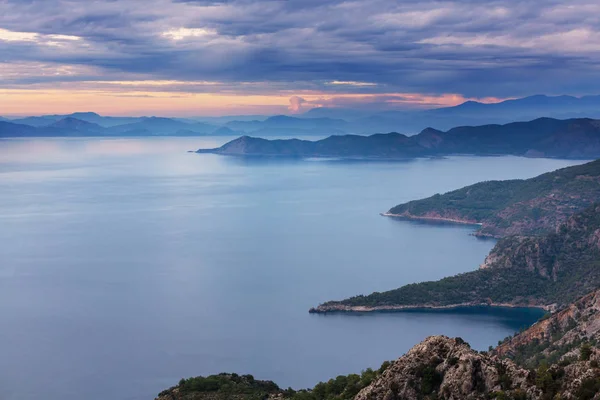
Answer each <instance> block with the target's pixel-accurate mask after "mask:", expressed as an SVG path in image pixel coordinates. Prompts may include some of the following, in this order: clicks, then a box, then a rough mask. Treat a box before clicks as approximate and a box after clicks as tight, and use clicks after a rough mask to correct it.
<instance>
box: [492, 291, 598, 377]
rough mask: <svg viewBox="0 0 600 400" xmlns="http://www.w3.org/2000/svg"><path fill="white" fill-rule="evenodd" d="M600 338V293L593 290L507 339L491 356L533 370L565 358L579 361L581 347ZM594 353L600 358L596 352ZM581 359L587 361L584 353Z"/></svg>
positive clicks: (596, 341)
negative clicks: (502, 358) (510, 360)
mask: <svg viewBox="0 0 600 400" xmlns="http://www.w3.org/2000/svg"><path fill="white" fill-rule="evenodd" d="M599 339H600V290H596V291H593V292H592V293H589V294H587V295H585V296H583V297H582V298H580V299H578V300H576V301H575V302H574V303H572V304H569V305H568V306H567V307H565V308H564V309H562V310H560V311H558V312H556V313H554V314H552V315H550V316H549V317H548V318H544V319H542V320H541V321H539V322H537V323H536V324H534V325H533V326H532V327H531V328H529V329H527V330H526V331H524V332H520V333H518V334H516V335H514V336H512V337H508V338H506V339H505V340H504V341H503V342H502V343H501V344H499V345H498V347H496V348H495V349H494V350H493V353H494V354H496V355H499V356H503V357H508V358H511V359H513V360H515V361H516V362H518V363H519V364H521V365H524V366H527V367H531V368H534V367H537V366H539V365H540V364H541V363H543V362H546V363H548V364H553V363H556V362H559V361H561V360H565V359H569V360H573V359H579V358H581V345H582V344H584V343H590V344H594V345H595V344H597V343H598V340H599ZM594 353H596V355H597V356H600V352H599V351H598V350H595V351H594ZM583 358H587V357H586V356H585V354H584V357H583Z"/></svg>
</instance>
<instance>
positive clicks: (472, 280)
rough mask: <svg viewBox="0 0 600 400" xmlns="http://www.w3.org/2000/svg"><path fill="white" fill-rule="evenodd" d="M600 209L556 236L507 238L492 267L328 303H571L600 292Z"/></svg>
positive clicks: (499, 245)
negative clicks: (592, 292)
mask: <svg viewBox="0 0 600 400" xmlns="http://www.w3.org/2000/svg"><path fill="white" fill-rule="evenodd" d="M598 229H600V206H593V207H590V208H588V209H587V210H585V211H583V212H580V213H579V214H576V215H574V216H572V217H571V218H570V219H569V221H568V223H565V224H563V225H562V226H561V227H560V229H558V231H557V232H556V233H551V234H548V235H546V236H536V237H528V238H523V237H508V238H505V239H502V240H500V241H499V242H498V243H497V245H496V246H495V248H494V249H493V250H492V252H491V253H490V254H491V255H490V257H489V259H490V260H492V261H490V265H489V268H485V269H479V270H477V271H473V272H467V273H464V274H459V275H455V276H452V277H448V278H444V279H441V280H439V281H431V282H423V283H415V284H411V285H406V286H403V287H401V288H399V289H395V290H390V291H387V292H375V293H373V294H370V295H368V296H363V295H360V296H355V297H351V298H349V299H346V300H342V301H339V302H328V303H325V304H323V305H322V306H320V308H319V309H318V310H324V311H327V310H328V309H332V310H333V309H335V307H336V306H339V305H341V306H350V307H352V306H367V307H386V306H411V307H443V306H452V305H460V304H469V305H473V304H489V303H493V304H511V305H516V306H518V305H522V306H527V305H540V306H542V305H550V304H567V303H570V302H572V301H574V300H575V299H576V298H578V297H581V296H583V295H585V294H586V293H588V292H590V291H592V290H594V289H596V288H598V287H600V247H599V246H598V244H600V238H597V237H596V231H597V230H598Z"/></svg>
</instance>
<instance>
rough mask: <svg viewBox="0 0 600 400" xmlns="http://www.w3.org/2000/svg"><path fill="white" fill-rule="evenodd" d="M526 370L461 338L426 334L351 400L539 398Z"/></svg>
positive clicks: (538, 393) (537, 391)
mask: <svg viewBox="0 0 600 400" xmlns="http://www.w3.org/2000/svg"><path fill="white" fill-rule="evenodd" d="M532 380H533V379H532V377H530V372H529V371H527V370H525V369H522V368H519V367H518V366H516V365H515V364H514V363H513V362H512V361H510V360H503V359H500V358H498V357H496V356H489V355H485V354H480V353H478V352H476V351H474V350H473V349H471V348H470V347H469V345H468V344H467V343H465V342H464V341H463V340H462V339H460V338H456V339H450V338H448V337H445V336H432V337H429V338H427V339H425V340H424V341H423V342H422V343H420V344H418V345H416V346H414V347H413V348H412V349H411V350H410V351H409V352H408V353H406V354H405V355H404V356H402V357H400V358H399V359H398V360H396V361H395V362H394V363H393V364H392V365H391V366H390V367H389V368H388V369H387V370H386V371H385V372H384V373H383V374H382V376H381V377H380V378H379V379H377V380H376V381H374V382H373V383H371V385H369V386H368V387H366V388H364V389H363V390H362V391H361V392H360V393H359V394H358V395H357V396H356V397H355V400H400V399H421V398H425V397H427V396H429V397H430V398H438V399H488V398H490V397H491V396H492V394H494V393H497V392H500V391H504V392H505V393H507V394H509V395H512V394H519V393H522V394H526V395H527V397H530V398H536V397H539V396H540V395H541V393H540V392H539V390H538V389H537V388H536V387H535V386H534V385H533V384H532Z"/></svg>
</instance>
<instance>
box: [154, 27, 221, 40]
mask: <svg viewBox="0 0 600 400" xmlns="http://www.w3.org/2000/svg"><path fill="white" fill-rule="evenodd" d="M215 33H216V32H215V31H214V30H211V29H204V28H177V29H170V30H168V31H165V32H163V33H162V34H161V35H162V36H163V37H166V38H169V39H171V40H176V41H177V40H183V39H188V38H197V37H207V36H213V35H215Z"/></svg>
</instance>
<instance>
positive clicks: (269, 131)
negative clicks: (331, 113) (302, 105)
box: [225, 115, 351, 136]
mask: <svg viewBox="0 0 600 400" xmlns="http://www.w3.org/2000/svg"><path fill="white" fill-rule="evenodd" d="M225 126H226V127H228V128H230V129H233V130H236V131H242V132H246V133H250V134H253V135H255V136H292V135H297V136H301V135H331V134H335V133H346V132H347V131H348V130H349V129H350V128H351V126H350V124H349V123H348V122H346V121H344V120H341V119H333V118H296V117H289V116H286V115H276V116H273V117H269V118H267V119H266V120H264V121H257V120H254V121H231V122H228V123H227V124H226V125H225Z"/></svg>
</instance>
